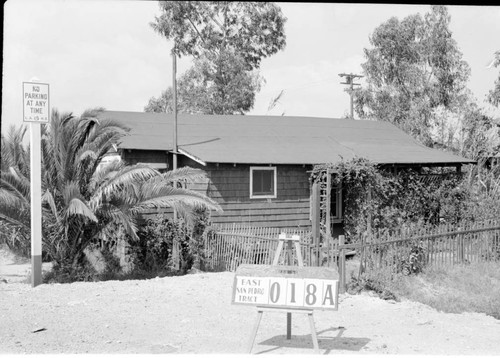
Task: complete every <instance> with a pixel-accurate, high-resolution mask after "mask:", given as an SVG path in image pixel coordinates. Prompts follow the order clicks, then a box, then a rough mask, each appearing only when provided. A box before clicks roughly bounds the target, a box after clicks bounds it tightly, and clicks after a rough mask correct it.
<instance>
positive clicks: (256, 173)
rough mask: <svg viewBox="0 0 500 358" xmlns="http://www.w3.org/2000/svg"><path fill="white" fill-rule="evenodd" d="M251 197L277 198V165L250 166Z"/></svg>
mask: <svg viewBox="0 0 500 358" xmlns="http://www.w3.org/2000/svg"><path fill="white" fill-rule="evenodd" d="M250 198H251V199H260V198H262V199H266V198H268V199H271V198H276V167H250Z"/></svg>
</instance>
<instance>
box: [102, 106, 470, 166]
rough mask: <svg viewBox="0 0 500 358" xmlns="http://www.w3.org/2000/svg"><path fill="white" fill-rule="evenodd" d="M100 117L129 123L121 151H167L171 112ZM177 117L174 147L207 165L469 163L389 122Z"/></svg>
mask: <svg viewBox="0 0 500 358" xmlns="http://www.w3.org/2000/svg"><path fill="white" fill-rule="evenodd" d="M101 116H102V117H104V118H109V119H114V120H117V121H120V122H122V123H124V124H125V125H127V126H128V127H130V129H131V130H130V134H129V135H128V136H126V137H125V138H123V140H122V142H121V144H120V145H119V147H120V148H122V149H138V150H165V151H171V150H172V147H173V146H172V142H173V129H172V127H173V115H172V114H165V113H144V112H117V111H105V112H104V113H103V114H102V115H101ZM177 118H178V119H177V123H178V126H177V128H178V129H177V138H178V139H177V142H178V148H179V151H180V152H184V153H186V154H188V155H190V156H192V157H195V158H198V159H199V160H201V161H203V162H206V163H248V164H322V163H335V162H338V161H340V160H342V159H344V160H349V159H352V158H354V157H362V158H366V159H368V160H370V161H372V162H374V163H377V164H428V165H437V164H461V163H474V161H471V160H469V159H466V158H462V157H459V156H456V155H453V154H450V153H447V152H443V151H440V150H436V149H431V148H427V147H425V146H423V145H422V144H420V143H418V142H417V141H415V140H414V139H413V138H412V137H410V136H408V135H407V134H405V133H404V132H403V131H401V130H399V129H398V128H396V127H395V126H394V125H392V124H390V123H388V122H378V121H364V120H351V119H334V118H316V117H285V116H248V115H245V116H243V115H187V114H178V116H177Z"/></svg>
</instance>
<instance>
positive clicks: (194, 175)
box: [162, 167, 207, 182]
mask: <svg viewBox="0 0 500 358" xmlns="http://www.w3.org/2000/svg"><path fill="white" fill-rule="evenodd" d="M162 177H163V179H164V180H167V181H169V182H173V181H187V182H196V181H197V180H203V179H206V177H207V174H206V172H204V171H203V170H201V169H196V168H191V167H182V168H178V169H175V170H171V171H168V172H166V173H163V174H162Z"/></svg>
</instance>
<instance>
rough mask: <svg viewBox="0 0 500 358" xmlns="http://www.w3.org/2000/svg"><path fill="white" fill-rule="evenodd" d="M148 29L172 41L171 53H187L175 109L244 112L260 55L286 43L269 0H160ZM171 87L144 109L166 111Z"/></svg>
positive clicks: (256, 86)
mask: <svg viewBox="0 0 500 358" xmlns="http://www.w3.org/2000/svg"><path fill="white" fill-rule="evenodd" d="M159 5H160V9H161V14H160V16H157V17H155V21H154V22H152V23H151V26H152V27H153V29H154V30H155V31H156V32H158V33H159V34H160V35H162V36H163V37H165V38H166V39H168V40H172V41H173V42H174V48H173V52H174V53H176V54H177V55H179V56H192V57H193V59H194V65H193V67H192V68H191V69H190V70H189V71H188V72H187V73H186V74H184V75H183V76H181V78H180V80H179V85H178V86H179V93H178V98H179V103H180V108H179V110H180V111H183V112H188V113H206V114H243V113H245V112H248V111H249V110H250V109H251V108H252V107H253V105H254V101H255V94H256V93H257V92H258V91H259V90H260V87H261V84H262V82H263V79H262V78H261V77H260V76H259V74H258V72H257V71H258V69H259V67H260V63H261V61H262V59H263V58H266V57H268V56H271V55H273V54H275V53H277V52H278V51H279V50H282V49H283V48H284V47H285V45H286V36H285V32H284V25H285V22H286V18H285V17H284V16H283V14H282V12H281V9H280V8H279V6H277V5H276V4H274V3H270V2H225V1H160V2H159ZM171 100H172V90H171V89H167V90H166V91H164V92H163V93H162V94H161V96H160V97H159V98H154V97H153V98H151V99H150V101H149V103H148V105H147V106H146V107H145V110H146V111H163V110H167V111H168V110H170V109H171V105H167V103H170V102H171Z"/></svg>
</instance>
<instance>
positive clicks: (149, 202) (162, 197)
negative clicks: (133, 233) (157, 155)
mask: <svg viewBox="0 0 500 358" xmlns="http://www.w3.org/2000/svg"><path fill="white" fill-rule="evenodd" d="M150 194H151V195H147V196H146V197H147V198H148V199H145V200H143V201H141V202H140V203H138V204H137V205H135V206H134V207H132V208H131V209H130V211H131V212H133V213H134V214H139V213H141V212H144V211H145V210H147V209H157V208H168V207H173V208H178V209H182V207H181V206H180V205H184V204H186V205H189V206H190V207H195V206H201V207H204V208H207V209H210V210H215V211H217V212H221V211H222V209H221V207H220V205H219V204H218V203H217V202H215V201H214V200H212V199H210V198H209V197H207V196H206V195H203V194H200V193H198V192H195V191H192V190H187V189H178V188H173V187H169V186H165V187H163V188H162V189H161V190H160V191H157V192H155V193H154V195H153V193H150Z"/></svg>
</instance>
